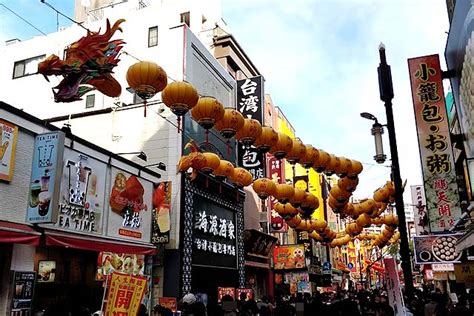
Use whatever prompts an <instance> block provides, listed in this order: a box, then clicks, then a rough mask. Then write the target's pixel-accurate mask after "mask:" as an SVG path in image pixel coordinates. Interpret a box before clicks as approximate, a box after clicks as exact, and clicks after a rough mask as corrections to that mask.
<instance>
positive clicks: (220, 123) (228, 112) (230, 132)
mask: <svg viewBox="0 0 474 316" xmlns="http://www.w3.org/2000/svg"><path fill="white" fill-rule="evenodd" d="M242 126H244V117H243V115H242V114H241V113H240V112H239V111H237V110H234V109H225V110H224V116H222V118H221V119H220V120H217V121H216V123H215V125H214V127H215V128H216V130H218V131H219V132H220V133H221V135H222V137H224V138H227V139H229V138H232V137H234V136H235V134H236V133H237V131H238V130H239V129H241V128H242Z"/></svg>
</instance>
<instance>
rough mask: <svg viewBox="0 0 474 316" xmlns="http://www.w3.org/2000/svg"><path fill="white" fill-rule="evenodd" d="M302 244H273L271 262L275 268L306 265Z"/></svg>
mask: <svg viewBox="0 0 474 316" xmlns="http://www.w3.org/2000/svg"><path fill="white" fill-rule="evenodd" d="M304 250H305V249H304V245H288V246H275V247H274V248H273V264H274V269H275V270H288V269H303V268H305V267H306V260H305V251H304Z"/></svg>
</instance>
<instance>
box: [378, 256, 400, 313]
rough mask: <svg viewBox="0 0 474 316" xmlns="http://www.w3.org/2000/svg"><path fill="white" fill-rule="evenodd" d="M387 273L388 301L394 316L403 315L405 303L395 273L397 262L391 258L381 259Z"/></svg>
mask: <svg viewBox="0 0 474 316" xmlns="http://www.w3.org/2000/svg"><path fill="white" fill-rule="evenodd" d="M383 263H384V265H385V269H386V275H387V294H388V303H389V304H390V306H392V307H393V310H394V315H395V316H402V315H405V303H404V302H403V296H402V290H401V288H400V280H399V278H398V273H397V263H396V262H395V259H393V258H385V259H383Z"/></svg>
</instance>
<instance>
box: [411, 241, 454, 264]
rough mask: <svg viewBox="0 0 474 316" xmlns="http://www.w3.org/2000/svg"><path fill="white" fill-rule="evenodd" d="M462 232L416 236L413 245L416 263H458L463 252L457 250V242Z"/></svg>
mask: <svg viewBox="0 0 474 316" xmlns="http://www.w3.org/2000/svg"><path fill="white" fill-rule="evenodd" d="M461 236H462V234H451V235H428V236H415V237H414V238H413V247H414V250H415V263H416V264H428V263H457V262H459V259H460V258H461V255H462V253H458V252H457V251H456V243H457V241H458V239H459V238H460V237H461Z"/></svg>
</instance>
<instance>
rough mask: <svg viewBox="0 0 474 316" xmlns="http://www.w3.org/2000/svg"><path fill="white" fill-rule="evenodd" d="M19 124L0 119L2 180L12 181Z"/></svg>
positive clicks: (0, 173) (0, 167) (0, 166)
mask: <svg viewBox="0 0 474 316" xmlns="http://www.w3.org/2000/svg"><path fill="white" fill-rule="evenodd" d="M17 138H18V126H16V125H13V124H11V123H8V122H6V121H4V120H0V180H4V181H12V178H13V166H14V165H15V152H16V142H17Z"/></svg>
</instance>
